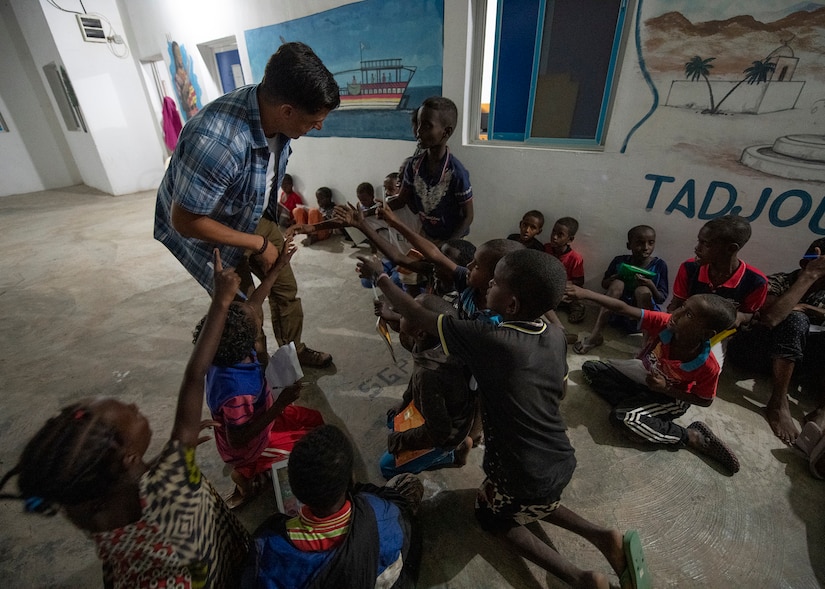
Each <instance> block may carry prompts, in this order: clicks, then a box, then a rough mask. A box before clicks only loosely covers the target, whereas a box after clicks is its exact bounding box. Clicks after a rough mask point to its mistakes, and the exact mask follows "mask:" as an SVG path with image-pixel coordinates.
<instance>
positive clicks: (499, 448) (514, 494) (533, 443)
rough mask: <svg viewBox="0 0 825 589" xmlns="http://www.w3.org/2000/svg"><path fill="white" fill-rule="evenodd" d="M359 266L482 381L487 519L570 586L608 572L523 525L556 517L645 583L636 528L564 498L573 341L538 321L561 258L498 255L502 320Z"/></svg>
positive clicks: (482, 499) (602, 581)
mask: <svg viewBox="0 0 825 589" xmlns="http://www.w3.org/2000/svg"><path fill="white" fill-rule="evenodd" d="M359 271H360V272H361V276H363V277H367V278H372V279H374V280H375V282H376V284H377V285H378V287H379V288H381V290H382V291H383V292H384V294H385V295H386V296H387V298H388V299H389V301H390V302H391V303H392V305H393V307H395V309H396V310H398V311H399V312H400V313H401V314H402V315H403V316H404V318H405V320H407V321H409V322H410V324H411V325H412V326H413V327H414V328H415V329H423V330H425V331H427V332H428V333H431V334H433V335H437V336H438V337H439V338H440V340H441V343H442V346H443V348H444V353H445V354H447V355H448V356H453V355H455V356H457V357H458V358H460V359H461V360H462V361H464V362H465V363H466V364H467V366H468V367H469V368H470V370H471V372H472V374H473V375H474V376H475V378H476V379H477V381H478V394H479V397H480V400H481V408H482V412H483V422H484V437H485V444H486V448H485V452H484V464H483V466H484V472H485V474H486V475H487V478H486V479H485V480H484V482H483V483H482V485H481V488H480V489H479V491H478V495H477V498H476V517H477V518H478V519H479V521H480V522H481V525H482V528H483V529H485V530H486V531H489V532H492V533H493V534H496V535H497V536H499V537H500V538H502V539H503V540H504V541H505V542H506V543H507V544H508V545H509V546H510V547H511V548H513V549H514V550H515V551H516V552H517V553H518V554H520V555H522V556H523V557H525V558H527V559H529V560H530V561H531V562H534V563H536V564H538V565H540V566H541V567H542V568H544V569H546V570H548V571H550V572H551V573H553V574H555V575H557V576H558V577H559V578H561V579H562V580H563V581H565V582H567V583H568V584H570V585H571V586H574V587H596V588H600V589H607V588H608V587H609V586H610V583H609V579H608V577H607V575H605V574H602V573H599V572H596V571H584V570H581V569H579V568H577V567H576V566H575V565H573V563H571V562H569V561H568V560H566V559H565V558H564V557H563V556H561V555H560V554H559V553H558V552H557V551H556V550H554V549H553V548H552V547H551V546H548V545H547V544H545V543H544V542H542V541H541V540H539V539H538V538H537V537H536V536H534V535H533V534H532V533H531V531H530V530H529V529H528V528H526V527H525V525H526V524H528V523H531V522H535V521H538V520H544V521H547V522H550V523H554V524H556V525H559V526H561V527H563V528H565V529H567V530H570V531H572V532H574V533H576V534H578V535H580V536H582V537H583V538H584V539H586V540H587V541H589V542H590V543H591V544H593V545H594V546H596V547H597V548H598V550H599V551H600V552H601V553H602V554H603V555H604V556H605V558H606V559H607V561H608V562H609V563H610V566H611V567H612V568H613V570H614V571H615V572H616V573H617V574H619V575H620V576H621V577H622V579H621V583H622V586H633V587H635V586H640V585H637V583H638V580H637V579H634V580H632V581H631V577H633V575H634V574H638V571H640V569H641V575H642V576H643V578H644V579H647V578H648V577H649V574H648V572H647V570H644V569H643V568H642V567H643V565H642V562H643V558H644V557H643V555H642V554H641V544H640V543H639V541H638V534H636V533H635V532H628V533H627V534H625V535H624V536H623V535H622V533H621V532H619V531H618V530H615V529H608V528H603V527H601V526H597V525H595V524H593V523H591V522H589V521H587V520H585V519H584V518H582V517H581V516H579V515H578V514H576V513H574V512H573V511H572V510H570V509H568V508H566V507H563V506H561V505H560V500H561V494H562V492H563V490H564V489H565V487H566V486H567V484H568V483H569V481H570V479H571V477H572V475H573V471H574V470H575V467H576V458H575V455H574V450H573V447H572V446H571V445H570V440H569V439H568V437H567V434H566V432H565V430H566V427H565V424H564V420H563V419H562V417H561V414H560V412H559V404H560V402H561V397H562V395H563V394H564V389H565V386H566V380H567V363H566V360H565V357H566V350H567V345H566V342H565V340H564V335H563V333H562V331H561V330H559V329H556V328H554V327H553V326H550V325H547V324H546V323H544V321H542V320H541V316H542V314H543V313H545V312H546V311H548V310H550V309H552V308H553V307H554V306H555V305H556V304H557V303H558V302H559V300H561V297H562V295H563V294H564V286H565V271H564V268H563V267H562V265H561V264H560V263H559V262H558V260H555V259H553V257H551V256H548V255H546V254H544V253H542V252H538V251H535V250H529V249H524V248H521V247H520V248H519V250H518V251H514V252H511V253H509V254H507V255H506V256H504V257H503V258H502V259H501V260H499V262H498V264H496V266H495V272H494V275H493V278H492V280H491V281H490V289H489V291H488V292H487V302H488V304H489V307H490V310H491V311H492V312H494V313H496V314H497V315H499V316H501V317H502V319H503V322H501V323H500V324H499V325H493V324H491V323H487V322H483V321H466V320H465V321H462V320H458V319H456V318H454V317H447V316H444V315H438V314H437V313H434V312H432V311H430V310H428V309H426V308H424V307H423V306H422V305H421V304H419V303H418V302H416V301H415V300H413V299H412V298H410V297H409V296H408V295H406V294H405V293H404V292H403V291H401V290H400V289H398V288H396V287H395V286H394V285H393V284H392V282H391V281H390V280H389V279H388V278H387V277H386V275H384V274H379V273H380V266H377V265H376V264H374V263H371V262H370V261H369V260H367V259H364V258H362V259H361V263H360V264H359ZM631 583H632V584H631ZM644 586H648V587H649V584H647V585H644Z"/></svg>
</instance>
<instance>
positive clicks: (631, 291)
mask: <svg viewBox="0 0 825 589" xmlns="http://www.w3.org/2000/svg"><path fill="white" fill-rule="evenodd" d="M655 247H656V231H655V230H654V229H653V227H650V226H649V225H637V226H635V227H633V228H631V229H630V231H628V232H627V249H629V250H630V254H624V255H621V256H616V257H615V258H613V261H612V262H610V265H609V266H608V267H607V270H605V273H604V278H603V279H602V288H603V289H605V291H606V292H605V294H606V295H607V296H609V297H612V298H614V299H621V300H622V301H624V302H625V303H627V304H628V305H632V306H634V307H639V308H640V309H650V310H652V311H661V308H660V307H659V305H660V304H662V303H664V302H665V299H666V298H667V295H668V292H669V287H668V281H667V264H666V263H665V261H664V260H663V259H661V258H657V257H656V256H654V255H653V250H654V248H655ZM636 268H639V269H641V270H643V271H645V274H640V273H638V272H636V271H635V269H636ZM649 274H652V275H649ZM608 322H610V324H611V325H616V326H617V327H620V328H622V329H624V331H626V332H628V333H633V332H634V331H636V323H637V322H636V321H633V320H631V319H628V318H625V317H623V316H621V315H614V314H613V313H611V312H610V311H608V310H607V308H605V307H602V308H601V309H599V316H598V317H597V318H596V324H595V325H594V326H593V331H592V332H591V333H590V335H589V336H588V337H586V338H584V339H583V340H580V341H577V342H576V343H575V344H574V345H573V351H574V352H576V353H577V354H586V353H588V352H589V351H590V350H592V349H593V348H595V347H596V346H600V345H602V344H603V343H604V337H603V336H602V330H603V329H604V326H605V325H606V324H607V323H608Z"/></svg>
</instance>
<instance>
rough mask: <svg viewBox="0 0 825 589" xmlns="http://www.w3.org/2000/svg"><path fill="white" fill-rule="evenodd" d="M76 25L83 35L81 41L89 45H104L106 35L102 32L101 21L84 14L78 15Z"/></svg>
mask: <svg viewBox="0 0 825 589" xmlns="http://www.w3.org/2000/svg"><path fill="white" fill-rule="evenodd" d="M76 16H77V24H78V25H79V26H80V32H81V33H82V34H83V40H84V41H88V42H90V43H105V42H106V33H104V32H103V21H102V20H100V19H99V18H95V17H93V16H88V15H86V14H78V15H76Z"/></svg>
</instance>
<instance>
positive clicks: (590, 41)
mask: <svg viewBox="0 0 825 589" xmlns="http://www.w3.org/2000/svg"><path fill="white" fill-rule="evenodd" d="M489 9H494V10H496V11H497V12H496V25H495V31H496V32H495V44H494V48H493V51H494V54H493V61H492V76H491V88H490V103H489V115H488V116H487V117H486V123H487V128H486V129H482V135H481V136H482V137H484V133H485V131H486V135H487V137H489V138H490V139H493V140H499V141H512V142H521V143H531V144H533V143H535V144H552V145H557V146H564V145H570V146H571V147H572V146H599V145H602V143H603V139H604V134H605V123H606V121H607V114H608V111H609V107H610V99H611V94H612V90H613V82H614V77H615V73H616V64H617V60H618V57H619V50H620V48H621V46H622V36H623V32H624V24H625V15H626V13H627V0H490V4H489V5H488V10H489ZM482 122H485V117H483V115H482Z"/></svg>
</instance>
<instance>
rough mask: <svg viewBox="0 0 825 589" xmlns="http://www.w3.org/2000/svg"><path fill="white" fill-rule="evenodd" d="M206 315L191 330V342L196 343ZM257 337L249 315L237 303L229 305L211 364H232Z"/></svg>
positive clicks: (244, 356)
mask: <svg viewBox="0 0 825 589" xmlns="http://www.w3.org/2000/svg"><path fill="white" fill-rule="evenodd" d="M205 321H206V315H204V316H203V318H201V320H200V321H199V322H198V324H197V325H196V326H195V330H194V331H193V332H192V343H193V344H194V343H197V341H198V337H200V334H201V330H202V329H203V324H204V322H205ZM257 337H258V327H257V326H256V325H255V324H254V323H253V322H252V321H250V320H249V316H248V315H247V314H246V313H244V312H243V310H242V309H241V306H240V304H239V303H232V304H231V305H229V312H228V313H227V314H226V323H224V327H223V332H222V333H221V341H220V343H219V344H218V351H217V352H215V358H214V359H213V360H212V364H215V365H216V366H234V365H235V364H237V363H238V362H240V361H241V360H243V359H244V358H246V356H247V355H249V352H251V351H252V350H253V348H254V347H255V338H257Z"/></svg>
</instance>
